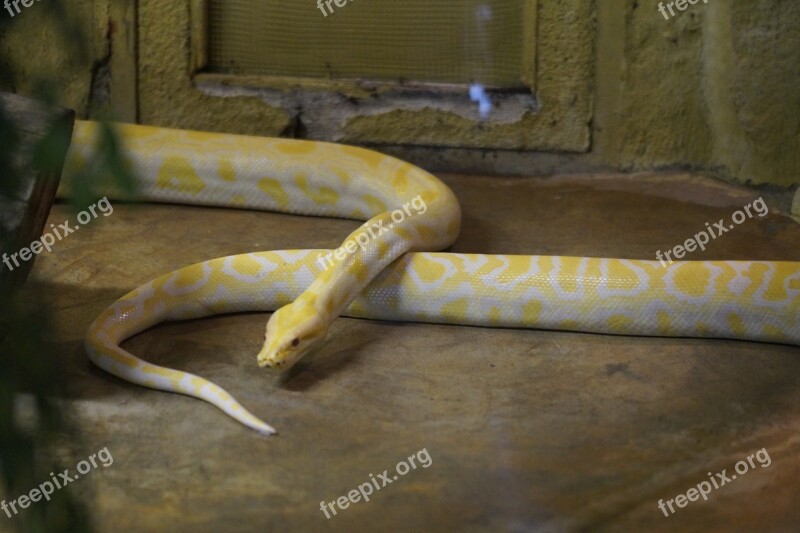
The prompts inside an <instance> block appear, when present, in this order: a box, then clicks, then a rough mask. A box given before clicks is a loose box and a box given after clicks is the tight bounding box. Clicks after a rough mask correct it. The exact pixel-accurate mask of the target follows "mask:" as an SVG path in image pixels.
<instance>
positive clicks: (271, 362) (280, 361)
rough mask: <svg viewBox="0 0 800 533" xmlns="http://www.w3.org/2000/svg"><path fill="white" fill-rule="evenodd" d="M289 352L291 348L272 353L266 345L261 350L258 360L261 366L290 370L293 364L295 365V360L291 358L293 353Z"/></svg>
mask: <svg viewBox="0 0 800 533" xmlns="http://www.w3.org/2000/svg"><path fill="white" fill-rule="evenodd" d="M287 352H290V350H287V349H284V350H281V351H279V352H278V353H274V354H271V353H269V350H268V349H267V348H266V347H264V348H262V349H261V351H260V352H259V354H258V357H257V358H256V362H257V363H258V366H259V367H261V368H270V369H274V370H281V371H283V370H288V369H289V368H290V367H291V366H292V365H294V361H293V360H292V358H291V353H287Z"/></svg>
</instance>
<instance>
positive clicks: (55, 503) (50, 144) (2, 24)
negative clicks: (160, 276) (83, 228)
mask: <svg viewBox="0 0 800 533" xmlns="http://www.w3.org/2000/svg"><path fill="white" fill-rule="evenodd" d="M40 7H42V8H44V7H46V8H47V9H48V10H49V15H48V17H49V18H50V20H51V21H52V22H53V23H54V25H55V26H56V28H58V30H59V33H60V35H61V36H62V37H63V39H64V41H65V43H68V45H69V46H70V48H71V50H70V51H71V53H72V57H73V58H74V59H75V60H77V61H81V62H82V63H85V64H86V65H87V71H88V70H90V58H89V57H90V56H89V53H88V46H87V41H86V39H85V38H84V36H83V33H82V30H81V27H80V25H79V24H78V22H77V21H75V20H74V19H73V18H72V17H70V16H69V10H68V9H67V4H66V2H64V1H57V0H52V1H49V2H47V5H46V6H45V3H42V4H41V5H40ZM13 22H14V21H13V20H12V19H10V18H8V17H2V16H0V37H1V36H2V35H3V34H4V33H5V32H7V31H13V28H12V26H13ZM31 61H35V58H31ZM13 71H14V69H13V66H12V65H10V64H9V63H8V61H6V58H4V57H3V56H2V48H0V90H8V89H13V88H14V87H15V84H14V76H13ZM37 86H38V87H39V90H38V91H37V92H36V94H33V95H30V94H28V95H25V96H34V97H36V98H37V99H39V100H41V101H43V102H44V103H46V104H54V103H57V102H58V100H59V99H58V89H57V87H54V86H53V84H52V83H48V80H47V79H46V76H42V78H41V79H40V80H39V82H38V83H37ZM20 138H21V137H20V134H19V131H17V129H16V126H15V125H14V124H13V122H12V121H11V120H10V119H9V117H8V116H7V114H5V113H4V112H3V110H2V108H0V193H6V194H7V195H11V196H13V195H14V192H15V191H18V190H19V186H20V185H21V183H20V180H21V179H22V178H21V176H20V175H19V173H18V172H17V168H16V165H18V164H19V160H20ZM69 141H70V136H69V131H68V130H67V129H66V128H65V127H64V125H63V124H58V123H53V124H51V125H50V127H49V129H48V131H47V134H46V135H45V136H44V138H42V139H41V140H40V141H39V142H38V143H37V144H36V145H35V146H34V147H33V150H32V153H31V155H30V163H29V164H31V165H32V166H33V167H34V168H35V169H37V170H38V171H44V172H51V173H52V172H53V171H56V172H57V171H58V170H59V169H60V168H61V162H62V160H63V157H64V153H65V152H66V150H67V148H68V146H69ZM96 154H97V156H96V157H95V158H94V159H93V160H91V161H89V162H88V164H87V167H86V168H85V169H83V170H81V171H80V172H79V174H78V175H76V176H75V177H74V180H72V182H71V184H70V192H71V203H72V206H73V208H74V209H75V210H76V211H79V210H81V209H83V208H84V207H85V206H86V205H89V204H91V203H93V202H94V201H95V200H97V199H99V198H101V197H102V196H103V194H101V191H108V190H109V189H110V188H111V189H116V190H120V191H122V192H123V193H127V194H133V192H134V180H133V176H132V175H131V173H130V172H129V170H128V168H127V167H126V165H125V163H124V161H123V158H122V150H121V147H120V144H119V141H118V139H117V137H116V135H115V134H114V130H113V128H112V127H111V126H110V125H109V124H108V123H103V124H102V126H101V128H100V130H99V135H98V139H97V150H96ZM0 237H2V235H0ZM16 245H17V243H10V242H3V241H0V250H3V251H9V248H10V247H12V246H16ZM13 251H16V250H13ZM0 268H5V267H4V266H3V265H2V264H1V263H0ZM47 296H48V295H47V294H42V293H40V292H38V291H36V290H35V289H34V288H32V286H31V285H28V286H27V287H25V288H24V289H23V290H22V291H16V293H15V294H13V295H12V294H0V304H2V305H0V482H2V493H3V494H4V495H5V497H6V498H7V499H16V498H18V497H19V496H21V495H23V494H28V493H29V492H30V490H31V489H34V488H36V487H37V486H39V484H40V483H42V482H44V481H47V480H49V479H50V477H51V476H50V472H61V471H63V470H64V469H65V468H74V463H67V464H60V462H59V461H58V460H56V453H55V451H56V449H64V448H65V447H66V448H68V447H69V445H72V446H74V445H75V442H76V439H77V440H78V441H79V440H80V439H79V435H78V434H77V432H76V430H75V429H74V427H73V426H71V425H70V424H69V414H68V411H67V409H66V408H65V407H64V402H63V401H62V400H61V399H63V398H65V397H66V390H65V387H66V384H65V376H67V375H68V373H67V372H65V371H64V368H63V364H62V361H63V355H64V354H63V353H56V351H55V349H54V347H53V346H52V345H49V344H48V343H47V342H46V339H52V338H53V337H54V333H53V327H52V314H51V312H50V310H49V308H48V298H47ZM21 403H22V404H25V405H26V406H27V407H28V409H26V410H25V416H20V404H21ZM75 496H76V495H75V494H74V493H73V491H72V490H71V488H69V487H67V488H64V489H62V490H57V491H55V493H54V494H53V495H52V496H51V498H52V499H51V500H50V501H44V500H42V501H39V502H37V503H35V504H32V505H31V506H30V507H28V508H27V509H24V510H21V512H20V513H19V514H17V515H15V516H12V517H11V518H9V517H7V516H6V514H5V513H4V512H2V511H0V531H6V530H9V529H11V528H16V529H17V530H19V531H30V532H60V531H64V532H67V531H91V529H92V528H91V520H90V518H89V513H88V512H87V510H86V509H85V508H84V507H83V505H82V504H80V503H79V502H78V501H77V500H76V498H75ZM0 499H2V498H0Z"/></svg>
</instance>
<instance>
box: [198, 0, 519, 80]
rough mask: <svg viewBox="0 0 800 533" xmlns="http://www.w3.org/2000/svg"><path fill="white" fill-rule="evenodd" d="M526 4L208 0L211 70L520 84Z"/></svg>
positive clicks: (492, 0) (499, 0)
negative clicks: (340, 5) (337, 3)
mask: <svg viewBox="0 0 800 533" xmlns="http://www.w3.org/2000/svg"><path fill="white" fill-rule="evenodd" d="M523 1H524V0H403V1H402V2H398V1H397V0H350V1H349V2H346V3H345V2H344V1H343V0H339V2H340V3H343V4H344V5H343V6H342V7H338V6H337V5H336V3H335V2H334V1H333V0H322V2H320V3H319V4H317V3H316V1H315V0H300V1H298V0H210V1H209V3H208V4H209V8H208V9H209V13H208V16H209V50H208V58H209V63H208V70H209V71H211V72H221V73H232V74H242V75H268V76H292V77H311V78H325V79H370V80H384V81H401V80H402V81H416V82H439V83H470V82H478V83H482V84H485V85H491V86H500V87H518V86H520V85H521V72H522V46H523V42H522V37H523V27H522V24H523V22H522V21H523V17H522V14H523ZM326 4H327V5H326ZM320 6H321V7H320ZM323 11H324V12H325V14H323Z"/></svg>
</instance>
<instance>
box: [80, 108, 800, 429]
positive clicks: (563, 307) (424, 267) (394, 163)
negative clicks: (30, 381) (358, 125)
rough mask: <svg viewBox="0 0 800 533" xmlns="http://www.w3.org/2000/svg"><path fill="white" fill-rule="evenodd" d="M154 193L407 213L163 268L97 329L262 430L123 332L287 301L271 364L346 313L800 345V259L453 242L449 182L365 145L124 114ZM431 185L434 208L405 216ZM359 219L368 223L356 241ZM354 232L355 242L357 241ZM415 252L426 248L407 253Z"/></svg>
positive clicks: (322, 210)
mask: <svg viewBox="0 0 800 533" xmlns="http://www.w3.org/2000/svg"><path fill="white" fill-rule="evenodd" d="M96 130H97V125H96V124H95V123H92V122H78V124H77V126H76V129H75V133H74V135H73V142H72V146H71V148H70V152H69V154H68V161H67V165H66V170H65V173H66V175H65V178H66V179H67V181H69V174H70V173H72V172H74V171H75V170H77V169H79V168H81V167H82V166H83V165H84V164H85V162H86V161H87V160H88V158H89V157H91V155H92V154H91V152H92V150H93V147H94V145H95V142H94V137H95V134H96ZM117 130H118V133H119V135H120V137H121V139H122V142H123V146H124V147H125V153H126V158H127V161H128V163H129V164H130V165H131V169H132V170H133V171H134V173H135V175H136V176H137V177H138V179H139V192H140V196H141V198H142V199H144V200H152V201H165V202H175V203H191V204H201V205H220V206H238V207H243V208H252V209H264V210H270V211H280V212H287V213H299V214H306V215H318V216H333V217H343V218H355V219H361V220H367V219H368V221H367V222H366V224H365V226H368V227H372V226H371V225H372V224H376V223H383V225H384V227H388V226H389V225H390V224H393V226H392V229H391V230H389V231H385V232H381V233H380V234H378V235H376V237H375V238H374V239H371V240H370V241H369V243H368V245H367V247H366V250H364V251H362V250H361V249H360V248H358V249H357V250H356V252H354V253H351V254H347V256H346V257H345V259H344V260H342V261H336V262H334V265H333V266H331V267H329V268H324V265H323V264H321V262H320V261H318V257H319V255H320V254H327V253H328V252H330V250H283V251H271V252H258V253H249V254H242V255H236V256H230V257H223V258H218V259H213V260H210V261H205V262H203V263H198V264H195V265H191V266H188V267H185V268H183V269H180V270H177V271H175V272H171V273H168V274H165V275H163V276H161V277H159V278H157V279H155V280H153V281H151V282H150V283H148V284H146V285H144V286H142V287H139V288H137V289H135V290H134V291H132V292H130V293H128V294H127V295H125V296H123V297H122V298H121V299H120V300H118V301H117V302H116V303H114V304H113V305H112V306H111V307H110V308H108V309H107V310H106V311H105V312H103V313H102V314H101V315H100V316H99V317H98V318H97V319H96V320H95V321H94V322H93V323H92V325H91V326H90V328H89V331H88V333H87V335H86V340H85V344H86V348H87V351H88V354H89V357H90V359H91V360H92V361H93V362H94V363H95V364H97V365H98V366H100V367H101V368H103V369H105V370H106V371H108V372H110V373H112V374H114V375H116V376H118V377H120V378H122V379H124V380H127V381H130V382H133V383H136V384H139V385H144V386H147V387H151V388H155V389H159V390H164V391H170V392H178V393H182V394H187V395H190V396H194V397H196V398H200V399H203V400H206V401H208V402H210V403H212V404H213V405H215V406H217V407H219V408H220V409H222V410H223V411H225V412H226V413H227V414H229V415H230V416H231V417H233V418H234V419H236V420H238V421H239V422H241V423H243V424H245V425H247V426H248V427H251V428H253V429H255V430H257V431H259V432H261V433H263V434H272V433H274V432H275V430H274V429H273V428H272V427H271V426H269V425H268V424H266V423H264V422H263V421H261V420H260V419H258V418H257V417H255V416H254V415H253V414H251V413H249V412H248V411H247V410H246V409H244V408H243V407H242V406H241V405H240V404H239V403H238V402H237V401H236V400H235V399H234V398H233V397H232V396H231V395H230V394H229V393H228V392H226V391H225V390H223V389H222V388H220V387H218V386H217V385H215V384H213V383H211V382H209V381H207V380H205V379H203V378H201V377H198V376H195V375H192V374H189V373H187V372H182V371H178V370H172V369H169V368H165V367H161V366H157V365H153V364H150V363H148V362H146V361H144V360H142V359H140V358H138V357H136V356H134V355H133V354H131V353H129V352H127V351H125V350H123V349H122V348H120V347H119V344H120V343H121V342H122V341H123V340H125V339H126V338H129V337H131V336H132V335H135V334H136V333H139V332H141V331H143V330H145V329H147V328H149V327H151V326H153V325H155V324H158V323H160V322H163V321H169V320H185V319H190V318H198V317H203V316H210V315H214V314H220V313H234V312H241V311H273V310H276V309H279V310H278V311H276V312H275V313H273V315H272V317H271V318H270V320H269V323H268V324H267V331H266V339H265V343H264V347H263V348H262V350H261V352H260V353H259V355H258V363H259V365H261V366H269V367H276V368H282V369H285V368H288V367H289V366H291V365H292V364H293V363H294V362H296V361H297V359H298V358H300V357H301V356H302V355H303V354H304V353H306V352H307V351H309V350H310V349H313V348H314V347H316V346H318V345H319V344H320V343H321V342H322V340H323V339H324V337H325V334H326V332H327V329H328V326H329V325H330V323H331V321H333V320H334V319H335V318H336V317H337V316H339V315H345V316H352V317H363V318H375V319H382V320H396V321H420V322H433V323H449V324H466V325H475V326H490V327H491V326H497V327H520V328H541V329H560V330H572V331H586V332H598V333H614V334H623V335H654V336H688V337H712V338H730V339H743V340H755V341H765V342H778V343H787V344H796V345H800V263H798V262H776V261H685V262H676V263H673V264H671V265H669V266H667V267H666V268H664V267H662V265H661V264H660V263H659V262H658V261H641V260H632V259H603V258H589V257H558V256H518V255H517V256H515V255H483V254H454V253H441V252H434V251H423V250H438V249H442V248H446V247H447V246H449V245H450V244H452V242H453V241H454V240H455V239H456V237H457V235H458V231H459V225H460V218H461V212H460V208H459V205H458V202H457V200H456V198H455V196H454V195H453V193H452V191H450V189H449V188H447V186H445V185H444V184H443V183H441V182H440V181H439V180H438V179H436V178H435V177H433V176H431V175H430V174H428V173H426V172H424V171H423V170H421V169H419V168H417V167H414V166H412V165H410V164H408V163H405V162H402V161H399V160H397V159H394V158H392V157H389V156H385V155H382V154H379V153H376V152H373V151H369V150H364V149H361V148H355V147H349V146H343V145H337V144H329V143H321V142H311V141H298V140H288V139H268V138H258V137H246V136H237V135H227V134H215V133H200V132H192V131H181V130H170V129H165V128H154V127H147V126H133V125H118V126H117ZM417 195H420V196H421V198H422V199H423V200H424V202H425V204H426V206H427V209H426V210H425V211H424V212H422V211H420V212H419V213H414V214H411V215H409V216H406V217H405V219H404V220H403V221H402V222H401V223H396V222H394V221H392V219H391V212H392V210H393V209H396V208H398V207H400V206H401V205H404V204H406V203H408V202H409V201H410V200H411V199H412V198H414V197H416V196H417ZM360 231H361V228H359V230H356V232H354V233H352V234H351V235H350V236H349V237H348V239H353V238H354V236H355V235H356V234H357V233H359V232H360ZM345 242H346V241H345ZM407 252H414V253H407Z"/></svg>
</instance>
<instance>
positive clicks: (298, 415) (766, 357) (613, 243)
mask: <svg viewBox="0 0 800 533" xmlns="http://www.w3.org/2000/svg"><path fill="white" fill-rule="evenodd" d="M445 179H446V181H447V182H448V183H449V184H451V186H452V187H453V188H454V190H455V191H456V193H457V195H458V197H459V198H460V200H461V202H462V206H463V210H464V226H463V232H462V235H461V237H460V238H459V240H458V242H457V243H456V245H455V246H454V247H453V249H454V250H456V251H462V252H495V253H501V252H508V253H543V254H571V255H593V256H620V257H637V258H645V259H650V258H654V255H655V252H656V250H658V249H666V248H668V247H672V246H674V245H676V244H679V243H681V242H682V241H684V240H685V239H686V238H688V237H690V236H691V235H692V234H694V233H696V232H697V230H698V229H701V228H703V227H704V223H705V222H706V221H716V220H718V219H719V218H722V217H726V218H729V217H730V215H731V213H732V212H733V211H735V210H736V209H738V208H739V207H742V206H743V205H744V204H745V203H747V202H749V201H751V200H752V199H753V198H755V195H753V193H751V192H747V191H743V190H740V189H734V188H732V187H728V186H723V187H720V186H719V185H718V184H717V183H704V182H702V180H697V179H695V178H692V177H691V176H677V175H675V176H670V175H664V174H656V175H641V176H636V177H634V178H628V177H624V176H618V177H615V176H596V177H591V179H590V177H587V176H576V177H569V176H567V177H559V178H552V179H547V180H544V179H500V178H485V177H475V176H446V177H445ZM641 184H646V185H644V186H642V185H641ZM71 216H72V215H71V214H70V211H69V210H68V209H67V208H66V207H65V206H63V205H62V206H57V207H56V208H55V209H54V211H53V212H52V214H51V220H50V222H54V223H60V222H63V221H64V220H65V219H67V218H69V217H71ZM356 225H357V223H356V222H352V221H341V220H334V221H331V220H320V219H315V218H305V217H296V216H288V215H277V214H270V213H257V212H245V211H237V210H225V209H209V208H196V207H183V206H171V205H147V206H132V205H123V204H122V203H117V204H115V210H114V213H113V215H111V216H109V217H107V218H103V217H101V218H100V219H98V220H96V221H94V222H92V223H91V229H89V228H82V229H81V231H80V232H79V233H77V234H74V235H72V236H70V237H69V238H68V240H65V241H62V242H61V243H60V244H59V246H58V248H57V250H56V252H54V253H53V254H52V255H50V256H43V257H40V258H39V260H38V261H37V263H36V268H35V270H34V274H33V280H32V281H33V282H34V284H36V285H38V286H40V287H43V288H45V289H46V290H47V294H49V295H50V296H51V297H52V299H53V304H54V306H55V308H56V310H57V314H56V318H57V320H58V330H59V333H58V338H57V339H55V340H54V343H53V349H54V350H56V351H57V353H58V355H59V356H61V357H63V358H64V359H65V360H66V361H67V363H68V365H67V366H68V369H69V372H68V374H67V375H66V376H65V379H67V380H69V382H70V387H71V397H70V398H69V404H70V405H71V406H72V407H73V409H74V412H75V417H76V420H77V421H78V424H79V426H80V427H81V430H82V431H83V444H82V446H84V447H86V450H85V455H84V457H85V456H88V455H89V454H90V453H92V452H94V451H96V450H99V449H101V448H103V447H106V446H107V447H108V449H109V451H110V452H111V453H112V454H113V458H114V464H113V465H112V466H110V467H108V468H105V469H100V470H97V471H94V472H93V473H92V474H91V475H89V476H86V478H87V479H81V480H80V481H79V483H76V484H75V485H73V486H72V487H70V489H69V490H73V491H86V493H87V494H94V496H95V502H94V503H93V505H92V510H93V512H94V514H95V517H96V520H97V523H98V526H99V530H100V531H112V530H113V531H155V530H164V531H166V530H169V531H191V532H193V533H194V532H198V531H234V530H235V531H322V530H335V531H354V530H357V531H395V530H398V529H399V530H406V531H423V530H433V531H531V530H553V529H557V530H561V529H565V528H569V529H577V528H591V529H597V530H656V531H658V530H663V531H667V530H700V529H702V530H731V529H734V528H739V529H745V530H747V529H756V528H757V529H772V530H775V529H779V530H789V529H791V528H790V526H791V525H792V524H795V525H796V524H797V523H800V511H798V507H797V505H796V500H797V487H798V475H800V455H798V452H800V439H798V437H797V428H798V422H800V378H798V376H799V375H800V357H798V356H800V348H797V347H790V346H779V345H768V344H757V343H747V342H736V341H720V340H691V339H663V338H633V337H615V336H603V335H591V334H579V333H565V332H555V331H536V330H518V331H515V330H508V329H490V328H475V327H454V326H439V325H419V324H394V323H389V322H377V321H367V320H355V319H339V320H338V321H337V322H336V323H335V324H334V325H333V326H332V328H331V331H330V334H329V338H328V342H327V344H326V345H325V346H324V347H323V348H322V349H321V350H320V351H319V352H318V353H317V354H315V355H314V356H312V357H309V358H308V359H307V360H305V361H304V362H302V363H301V364H300V365H299V366H298V367H297V368H295V369H293V371H291V372H290V373H289V375H286V376H282V377H276V376H274V375H273V374H270V373H268V372H266V371H264V370H261V369H259V368H258V367H257V366H256V364H255V354H256V352H257V350H258V347H259V343H260V341H261V338H262V334H263V327H264V323H265V321H266V320H267V318H268V316H269V315H268V314H267V313H263V314H247V315H238V316H227V317H218V318H213V319H204V320H198V321H192V322H187V323H179V324H170V325H164V326H160V327H157V328H155V329H153V330H151V331H148V332H145V333H143V334H141V335H139V336H137V337H135V338H134V339H132V340H131V341H129V342H127V343H126V344H125V346H126V347H127V348H128V349H130V350H131V351H132V352H133V353H136V354H138V355H140V356H143V357H146V358H148V359H150V360H152V361H155V362H158V363H161V364H164V365H167V366H172V367H177V368H181V369H186V370H189V371H193V372H195V373H197V374H200V375H202V376H204V377H207V378H209V379H212V380H213V381H215V382H217V383H219V384H220V385H222V386H224V387H226V388H227V389H228V390H229V391H231V392H232V393H233V394H234V395H235V396H236V397H237V398H239V399H240V400H241V401H242V402H243V403H244V404H245V405H246V406H247V407H249V408H251V409H252V410H253V411H254V412H255V413H257V414H258V415H260V416H263V417H264V419H265V420H267V421H268V422H270V423H272V424H274V425H275V426H276V427H277V428H278V429H279V431H280V435H279V436H277V437H274V438H263V437H260V436H258V435H257V434H255V433H254V432H252V431H249V430H247V429H245V428H243V427H241V426H239V425H238V424H237V423H235V422H233V421H232V420H230V419H229V418H227V417H226V416H225V415H224V414H222V413H221V412H219V411H218V410H217V409H215V408H214V407H212V406H210V405H208V404H205V403H203V402H200V401H198V400H195V399H191V398H186V397H182V396H178V395H172V394H167V393H162V392H156V391H150V390H148V389H143V388H140V387H136V386H133V385H129V384H126V383H124V382H122V381H120V380H118V379H116V378H114V377H111V376H110V375H108V374H106V373H104V372H103V371H101V370H99V369H96V368H94V367H93V366H91V365H90V363H88V361H87V360H86V358H85V356H84V354H83V351H82V347H81V343H80V341H81V337H82V335H83V333H84V332H85V330H86V328H87V326H88V325H89V323H90V321H91V320H92V319H93V318H94V317H95V316H96V315H97V314H98V313H99V312H100V311H101V310H102V309H103V308H104V307H106V306H107V305H109V304H110V303H111V302H112V301H113V300H114V299H115V298H117V297H119V296H121V295H122V294H123V293H125V292H127V291H128V290H130V289H132V288H134V287H135V286H137V285H138V284H140V283H143V282H146V281H148V280H149V279H151V278H153V277H155V276H156V275H158V274H162V273H165V272H168V271H170V270H172V269H174V268H177V267H180V266H184V265H187V264H190V263H193V262H196V261H199V260H202V259H207V258H211V257H216V256H221V255H226V254H231V253H238V252H245V251H251V250H269V249H285V248H305V247H331V248H332V247H334V246H336V245H338V244H339V241H340V239H342V238H343V237H344V236H345V235H346V234H347V233H348V231H349V230H352V229H354V228H355V227H356ZM799 242H800V225H798V224H796V223H794V222H793V221H791V219H789V218H786V217H784V216H781V215H778V214H770V215H768V216H767V217H766V218H763V219H758V220H750V221H747V222H745V223H744V224H742V225H741V226H739V227H737V228H736V229H735V230H734V231H731V232H729V233H728V234H727V235H725V236H724V237H722V238H720V239H717V240H715V241H713V243H712V245H711V246H710V247H709V249H708V250H707V251H706V252H704V253H696V254H694V255H693V257H692V259H701V258H708V259H710V258H728V259H785V260H796V261H798V260H800V247H798V243H799ZM422 448H425V449H427V451H428V452H429V454H430V457H431V458H432V461H433V462H432V465H431V466H430V467H429V468H426V469H421V468H418V469H416V470H412V471H411V472H410V473H408V474H407V475H406V476H404V477H401V478H400V479H398V480H397V481H396V482H394V483H393V484H392V485H390V486H387V487H385V488H383V489H382V490H380V491H378V492H376V493H375V494H374V495H373V496H372V499H371V501H370V502H368V503H363V502H359V503H357V504H353V505H351V506H350V507H349V508H348V509H346V510H344V511H339V515H338V516H335V517H333V518H331V519H330V520H326V519H325V516H324V515H323V513H322V512H321V511H320V510H319V505H320V501H321V500H325V501H332V500H334V499H335V498H338V497H339V496H342V495H345V494H347V492H348V491H350V490H352V489H354V488H356V487H357V486H358V485H359V484H361V483H363V482H365V481H368V480H369V475H370V473H372V474H375V475H377V474H378V473H381V472H383V470H384V469H388V470H389V471H390V473H391V471H392V470H393V469H394V466H395V465H396V464H397V462H398V461H400V460H402V459H404V458H406V457H408V456H409V455H411V454H414V453H415V452H417V451H418V450H420V449H422ZM761 448H766V450H767V451H768V453H769V455H770V457H771V459H772V464H771V465H770V466H769V467H767V468H760V467H759V468H757V469H756V470H754V471H751V472H749V473H748V474H747V475H746V476H743V477H741V478H740V479H736V480H735V481H732V483H731V484H729V485H727V486H725V487H722V488H721V489H719V490H716V491H714V492H712V493H711V495H710V496H709V500H708V502H694V503H690V504H689V505H688V507H686V508H685V509H680V510H679V511H678V512H677V513H676V514H675V515H673V516H671V517H670V518H664V517H663V515H662V514H661V512H660V511H659V510H658V508H657V507H656V504H657V502H658V500H659V499H660V498H664V499H669V498H673V497H675V495H677V494H679V493H681V492H684V493H685V492H686V491H687V490H688V489H689V488H691V487H693V486H695V485H696V484H697V483H699V482H701V481H703V480H705V479H707V477H708V476H707V474H706V473H707V472H719V471H721V470H722V469H723V468H726V469H728V473H729V474H730V473H731V471H732V469H733V466H734V464H735V463H736V461H739V460H741V459H745V458H746V457H747V455H749V454H751V453H753V452H755V451H756V450H759V449H761ZM79 459H81V457H80V456H79V457H77V459H76V460H79Z"/></svg>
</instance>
